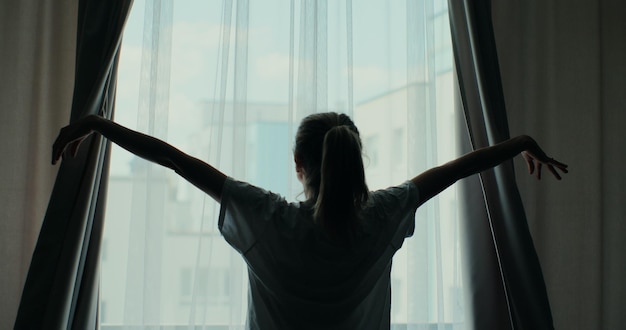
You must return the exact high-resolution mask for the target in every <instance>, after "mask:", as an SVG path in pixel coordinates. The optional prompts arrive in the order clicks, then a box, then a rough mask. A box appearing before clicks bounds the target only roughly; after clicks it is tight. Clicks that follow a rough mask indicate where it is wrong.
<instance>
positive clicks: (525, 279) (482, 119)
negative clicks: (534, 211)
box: [449, 0, 553, 329]
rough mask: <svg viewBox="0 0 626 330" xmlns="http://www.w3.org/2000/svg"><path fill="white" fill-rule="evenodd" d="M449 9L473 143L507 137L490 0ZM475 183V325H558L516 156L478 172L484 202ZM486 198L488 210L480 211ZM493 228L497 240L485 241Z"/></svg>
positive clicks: (471, 203) (471, 235)
mask: <svg viewBox="0 0 626 330" xmlns="http://www.w3.org/2000/svg"><path fill="white" fill-rule="evenodd" d="M449 15H450V22H451V29H452V42H453V48H454V53H455V59H456V68H457V74H458V77H459V79H458V80H459V87H460V92H461V97H462V102H463V108H464V113H465V120H466V125H467V129H468V131H469V135H470V141H471V145H472V148H473V149H478V148H481V147H485V146H488V145H492V144H495V143H498V142H501V141H503V140H506V139H508V138H509V129H508V123H507V116H506V111H505V106H504V96H503V92H502V84H501V80H500V72H499V67H498V59H497V53H496V47H495V41H494V36H493V27H492V21H491V4H490V2H489V1H488V0H474V1H471V0H463V1H460V0H459V1H449ZM471 184H472V183H471V182H470V183H469V184H468V185H466V186H465V192H466V196H467V197H468V199H469V200H467V201H466V203H465V206H466V209H467V211H468V215H469V217H468V219H466V221H467V222H468V223H470V224H468V225H466V226H465V229H466V231H465V233H464V234H465V235H466V237H465V240H466V242H467V248H468V254H469V255H468V263H469V265H470V267H468V268H469V269H468V270H467V278H469V279H471V280H470V283H469V285H470V290H469V292H471V295H470V298H469V300H470V309H471V314H472V316H473V320H472V322H473V325H474V327H475V328H476V329H509V328H510V329H551V328H553V324H552V316H551V311H550V305H549V302H548V296H547V292H546V287H545V283H544V280H543V275H542V272H541V267H540V265H539V259H538V257H537V253H536V251H535V248H534V245H533V242H532V238H531V236H530V231H529V229H528V224H527V222H526V215H525V212H524V208H523V205H522V201H521V198H520V195H519V191H518V189H517V186H516V183H515V176H514V171H513V163H512V162H506V163H504V164H502V165H500V166H498V167H496V168H495V169H494V170H493V171H486V172H483V173H481V175H480V184H481V185H482V191H483V195H484V203H480V202H479V201H478V200H477V198H476V195H475V192H476V191H477V187H476V182H474V186H475V187H473V188H472V187H470V185H471ZM483 205H484V206H486V214H485V212H484V211H481V209H483V208H484V206H483ZM485 215H486V216H485ZM485 220H487V221H485ZM487 222H488V226H487V225H486V223H487ZM481 223H482V224H484V225H481ZM489 236H491V237H492V239H491V240H490V241H491V242H492V244H487V243H486V242H485V240H486V239H488V238H489ZM494 256H495V258H496V260H495V261H496V262H495V263H494V262H493V257H494ZM494 286H500V288H497V287H494ZM502 295H504V296H502ZM503 302H504V303H505V304H503Z"/></svg>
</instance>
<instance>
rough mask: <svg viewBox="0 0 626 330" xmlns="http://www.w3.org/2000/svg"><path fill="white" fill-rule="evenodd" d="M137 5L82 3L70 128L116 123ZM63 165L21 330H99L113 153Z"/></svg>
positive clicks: (88, 151) (96, 143)
mask: <svg viewBox="0 0 626 330" xmlns="http://www.w3.org/2000/svg"><path fill="white" fill-rule="evenodd" d="M131 3H132V1H115V2H108V1H106V2H101V1H97V0H96V1H92V0H83V1H80V3H79V7H78V29H77V41H76V43H77V48H76V72H75V87H74V96H73V101H72V111H71V120H72V121H73V120H76V119H78V118H81V117H83V116H86V115H88V114H100V115H102V116H105V117H107V118H112V116H113V109H114V108H113V106H114V99H115V85H116V84H115V81H116V62H117V57H118V54H119V46H120V42H121V33H122V29H123V26H124V22H125V20H126V16H127V13H128V11H129V9H130V6H131ZM84 144H85V146H84V147H83V148H81V150H80V152H79V155H78V156H77V157H76V158H74V159H71V160H64V161H63V162H62V163H61V166H60V169H59V172H58V174H57V179H56V182H55V185H54V188H53V191H52V195H51V197H50V201H49V204H48V209H47V211H46V215H45V217H44V221H43V225H42V228H41V231H40V233H39V239H38V240H37V245H36V247H35V251H34V253H33V256H32V260H31V265H30V268H29V271H28V275H27V278H26V283H25V285H24V290H23V292H22V298H21V301H20V306H19V310H18V315H17V318H16V321H15V328H16V329H37V328H59V329H60V328H68V329H69V328H72V329H84V328H96V327H97V307H98V300H97V296H98V273H97V268H98V256H99V245H100V237H101V233H102V221H103V217H102V215H103V211H104V200H105V196H106V182H107V168H108V157H107V154H108V147H107V145H106V143H105V142H104V140H103V139H102V138H101V137H99V136H93V137H92V138H90V139H89V140H88V141H85V142H84Z"/></svg>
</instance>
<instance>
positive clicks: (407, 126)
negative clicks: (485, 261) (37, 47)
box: [100, 0, 463, 329]
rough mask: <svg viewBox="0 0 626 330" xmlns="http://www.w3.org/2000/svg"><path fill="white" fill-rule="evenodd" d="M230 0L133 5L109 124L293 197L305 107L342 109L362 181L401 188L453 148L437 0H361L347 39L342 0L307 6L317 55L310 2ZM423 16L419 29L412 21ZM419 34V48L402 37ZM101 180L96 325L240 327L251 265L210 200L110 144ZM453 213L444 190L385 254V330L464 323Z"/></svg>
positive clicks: (446, 44)
mask: <svg viewBox="0 0 626 330" xmlns="http://www.w3.org/2000/svg"><path fill="white" fill-rule="evenodd" d="M227 3H228V2H221V1H220V2H218V1H185V2H168V1H162V2H160V1H135V2H134V4H133V9H132V12H131V15H130V17H129V19H128V22H127V24H126V30H125V34H124V40H123V42H124V44H123V47H122V53H121V59H120V66H119V70H120V71H119V81H118V96H117V105H116V109H117V110H116V111H117V112H116V115H115V117H116V121H118V122H120V123H121V124H123V125H125V126H127V127H130V128H133V129H138V130H140V131H144V132H146V133H148V134H151V135H154V136H156V137H158V138H161V139H165V140H167V141H168V142H169V143H171V144H173V145H175V146H177V147H178V148H179V149H181V150H184V151H186V152H188V153H190V154H192V155H194V156H196V157H199V158H201V159H203V160H205V161H208V162H209V163H211V164H213V165H214V166H216V167H218V168H220V169H221V170H223V171H225V172H226V173H227V174H228V175H232V176H234V177H236V178H238V179H242V180H247V181H249V182H252V183H254V184H256V185H259V186H261V187H264V188H266V189H269V190H272V191H274V192H277V193H280V194H282V195H284V196H285V197H286V198H287V199H288V200H297V199H302V198H303V196H302V194H301V192H302V187H301V185H300V183H299V182H298V181H297V179H296V177H295V172H294V164H293V155H292V142H293V139H294V133H295V129H296V127H297V124H298V120H299V119H300V117H301V115H302V114H303V112H306V111H309V110H311V109H310V108H308V107H313V106H314V107H313V109H315V110H319V111H328V110H330V111H338V112H349V113H351V114H352V117H353V119H354V120H355V122H356V124H357V126H358V127H359V130H360V131H361V135H362V137H363V143H364V148H365V152H366V157H365V159H364V160H365V164H366V171H367V179H368V185H369V186H370V188H371V189H377V188H382V187H387V186H389V185H392V184H399V183H401V182H403V181H405V180H407V179H408V178H410V177H412V176H414V175H416V174H418V173H419V171H421V170H424V169H426V168H427V167H429V166H434V165H436V164H439V163H441V162H442V161H446V160H449V159H451V158H453V157H454V156H455V155H456V148H455V139H456V135H455V134H456V133H455V131H454V123H455V121H454V108H453V102H452V100H453V97H452V95H453V83H454V80H453V75H452V51H451V44H450V40H449V38H450V35H449V27H448V18H447V7H446V6H447V5H446V1H441V0H437V1H433V2H432V3H430V2H429V4H426V7H425V8H414V7H411V6H414V5H415V3H417V2H415V3H414V2H410V1H409V2H407V3H404V2H402V3H400V2H388V1H383V0H368V1H359V2H358V3H357V2H355V3H353V7H354V8H353V10H352V22H351V27H352V31H353V33H352V36H353V38H352V39H351V40H350V43H348V40H347V38H348V37H347V36H348V34H347V31H348V30H347V27H348V26H349V24H348V22H347V18H346V17H349V16H348V15H347V14H348V13H347V9H346V2H345V1H336V2H335V1H328V2H316V3H318V4H325V6H326V7H325V8H322V9H324V11H323V12H325V13H327V16H326V17H322V18H319V17H318V18H319V19H320V21H319V22H325V23H326V25H325V27H326V30H319V28H320V25H319V24H318V25H311V26H313V28H317V29H318V30H316V31H317V33H320V34H321V35H322V36H326V37H327V38H326V39H324V38H322V39H316V40H314V44H315V46H316V47H317V48H315V49H317V51H314V50H315V49H313V48H311V49H309V48H308V47H309V46H310V45H309V44H308V42H309V41H307V40H306V39H305V38H306V36H307V33H312V32H311V31H310V29H311V26H309V25H307V24H308V23H307V22H304V21H302V20H301V19H300V16H299V15H300V13H302V12H304V11H305V10H307V8H308V7H307V6H312V4H313V3H314V2H304V1H303V2H301V1H294V2H293V3H294V4H295V6H296V7H295V8H294V11H293V12H294V13H295V16H294V24H293V25H291V23H290V22H291V17H290V13H291V11H290V4H291V1H286V0H271V1H269V0H268V1H250V3H249V4H248V5H249V8H248V10H244V9H242V8H240V7H239V6H243V5H245V2H243V1H242V2H237V1H235V2H234V4H233V7H232V8H231V11H229V10H228V9H224V5H225V4H227ZM407 5H409V8H407ZM357 6H358V9H357ZM318 9H319V8H318ZM246 12H247V13H248V19H249V20H248V21H246V20H245V19H246V18H245V15H244V14H245V13H246ZM424 12H426V13H427V14H424ZM224 13H231V14H232V16H230V17H228V16H227V15H226V16H224ZM408 13H409V14H408ZM238 15H239V16H238ZM226 18H228V19H230V24H231V25H230V27H228V25H227V24H228V21H227V19H226ZM420 20H421V21H422V22H425V23H424V24H423V26H422V25H420V26H417V25H415V24H414V23H415V22H417V21H420ZM242 22H243V23H242ZM244 23H245V24H244ZM309 23H310V22H309ZM238 24H239V25H238ZM424 26H427V27H428V28H423V27H424ZM292 27H293V30H291V28H292ZM229 31H230V35H229V34H228V33H229ZM290 31H293V38H294V39H293V40H294V41H293V43H290ZM307 31H308V32H307ZM305 32H307V33H305ZM426 37H427V38H430V39H429V40H430V41H429V42H419V45H417V46H416V45H414V44H413V43H409V44H407V40H413V39H415V40H421V39H420V38H422V39H423V38H426ZM311 45H312V44H311ZM349 45H351V46H352V49H351V50H350V51H351V53H352V58H349V56H350V55H349V54H350V52H348V47H349ZM228 47H230V48H228ZM324 47H326V48H324ZM420 47H421V48H420ZM322 49H324V51H322ZM290 51H292V52H291V53H290ZM290 54H293V57H291V55H290ZM244 56H246V57H244ZM242 58H246V59H247V60H245V61H244V60H242ZM350 61H352V62H351V63H352V64H351V65H352V66H351V67H350V66H349V64H348V63H350ZM312 62H315V63H317V65H316V66H309V65H310V64H311V63H312ZM290 67H291V69H292V71H290ZM311 70H313V71H311ZM315 70H318V71H315ZM290 73H291V74H293V75H292V76H290ZM350 75H352V78H353V79H352V80H350V79H349V77H350ZM311 77H315V79H310V78H311ZM311 90H315V91H317V93H316V94H315V95H311V94H310V93H309V92H310V91H311ZM351 105H352V108H350V106H351ZM368 159H369V161H368ZM368 163H369V164H368ZM109 180H110V181H109V196H108V202H107V212H106V220H105V222H106V225H105V234H104V235H105V238H104V241H105V242H107V247H106V250H107V251H106V258H103V259H102V280H101V286H102V290H101V314H100V316H101V318H100V321H101V327H102V328H103V329H107V328H108V329H114V328H116V327H119V326H122V325H124V326H125V325H132V326H139V325H146V326H147V325H154V324H163V325H180V326H183V325H188V324H189V323H194V324H203V325H209V326H211V327H215V328H219V327H220V326H225V325H228V324H241V323H242V322H243V320H244V319H245V313H246V304H247V302H246V290H247V276H246V274H245V265H244V264H243V263H242V261H241V258H240V257H239V256H238V255H237V254H236V252H234V251H233V249H232V248H230V247H229V246H228V245H227V244H226V243H225V242H224V240H223V239H222V238H221V236H220V234H219V233H218V231H217V223H216V219H217V213H218V212H219V205H217V203H215V202H214V201H213V200H211V199H210V198H208V197H207V196H206V195H204V194H203V193H202V192H200V191H198V190H197V189H196V188H195V187H193V186H191V185H190V184H188V183H187V182H186V181H184V180H183V179H182V178H180V177H178V176H177V175H176V174H175V173H173V172H172V171H169V170H165V169H163V168H160V167H158V166H155V165H152V164H148V163H147V162H145V161H143V160H141V159H138V158H136V157H134V156H133V155H131V154H129V153H127V152H126V151H124V150H122V149H119V148H117V147H114V148H113V151H112V160H111V174H110V179H109ZM456 216H457V215H456V202H455V194H454V191H453V190H449V191H446V193H444V194H442V195H441V196H440V197H439V198H438V199H437V200H434V201H433V202H429V204H428V205H425V206H424V207H422V208H420V210H419V211H418V215H417V217H416V227H417V230H416V233H415V235H414V236H415V237H413V238H411V239H407V241H406V242H405V246H404V247H403V248H402V249H401V250H400V251H399V252H398V254H397V255H396V257H395V259H394V270H393V274H392V277H393V279H392V285H393V290H394V291H393V306H392V322H393V323H394V324H395V327H399V328H402V326H404V327H406V325H407V324H436V323H439V324H444V325H445V326H446V327H449V326H451V325H452V324H455V329H458V328H459V327H458V324H459V323H460V322H462V319H463V311H462V287H461V284H460V272H461V262H460V259H459V253H458V249H459V246H458V243H456V242H457V241H458V234H457V230H456V226H457V222H456ZM190 320H191V321H190Z"/></svg>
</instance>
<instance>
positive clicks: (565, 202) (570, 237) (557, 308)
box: [493, 0, 626, 329]
mask: <svg viewBox="0 0 626 330" xmlns="http://www.w3.org/2000/svg"><path fill="white" fill-rule="evenodd" d="M493 17H494V25H495V27H494V28H495V34H496V40H497V43H498V51H499V56H500V59H499V60H500V66H501V70H502V77H503V85H504V92H505V97H506V101H507V110H508V115H509V123H510V125H511V134H512V135H517V134H525V133H527V134H530V135H532V136H534V137H535V138H536V140H537V141H538V142H539V143H540V145H542V146H544V147H545V150H546V151H547V152H548V154H549V155H551V156H554V157H555V158H557V159H559V160H562V161H563V162H565V163H568V164H569V165H570V167H571V173H570V174H568V175H567V176H566V177H565V179H564V180H563V181H562V182H555V180H553V178H551V177H545V178H544V179H542V180H541V182H534V181H535V180H532V179H531V178H528V176H527V175H526V174H525V170H526V169H525V165H524V164H523V163H522V162H521V161H520V160H519V159H518V163H516V169H517V174H518V184H519V187H520V191H521V194H522V198H523V200H524V203H525V207H526V212H527V216H528V221H529V224H530V227H531V232H532V235H533V238H534V241H535V244H536V247H537V250H538V254H539V258H540V260H541V264H542V268H543V271H544V276H545V280H546V285H547V288H548V294H549V297H550V302H551V307H552V312H553V317H554V324H555V327H556V328H557V329H618V328H624V325H625V324H626V313H623V311H622V309H623V306H624V305H625V304H626V287H625V285H624V279H625V278H626V258H624V257H623V256H622V252H623V251H626V221H625V220H626V205H625V203H624V200H625V197H626V193H624V192H623V189H622V187H623V186H624V184H626V174H625V173H624V171H623V170H622V168H623V166H624V165H623V164H624V163H625V162H626V148H625V147H626V127H623V126H624V125H626V97H625V96H624V94H623V91H624V90H625V89H626V64H625V62H624V59H626V20H624V17H626V3H624V2H620V1H609V0H600V1H597V2H596V1H566V0H556V1H538V0H527V1H521V0H518V1H494V2H493Z"/></svg>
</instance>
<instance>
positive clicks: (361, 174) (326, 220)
mask: <svg viewBox="0 0 626 330" xmlns="http://www.w3.org/2000/svg"><path fill="white" fill-rule="evenodd" d="M343 116H345V115H343ZM345 117H346V118H347V116H345ZM348 120H349V119H348ZM320 174H321V175H320V185H319V191H318V195H317V201H316V203H315V212H314V218H315V220H316V222H318V223H319V224H320V225H321V227H322V228H323V229H324V231H325V232H326V233H327V234H328V235H329V236H330V237H331V238H340V237H342V238H345V239H346V241H348V242H349V241H351V238H352V237H353V236H354V233H355V231H356V229H357V228H358V225H359V219H360V211H361V209H362V207H363V205H364V204H365V202H367V199H368V196H369V190H368V188H367V184H366V183H365V170H364V169H363V158H362V156H361V140H360V138H359V135H358V131H357V130H356V127H355V126H354V124H352V127H349V126H347V125H339V126H334V127H332V128H331V129H330V130H328V131H327V132H326V134H325V136H324V142H323V147H322V159H321V168H320Z"/></svg>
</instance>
